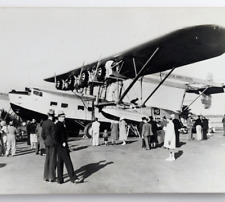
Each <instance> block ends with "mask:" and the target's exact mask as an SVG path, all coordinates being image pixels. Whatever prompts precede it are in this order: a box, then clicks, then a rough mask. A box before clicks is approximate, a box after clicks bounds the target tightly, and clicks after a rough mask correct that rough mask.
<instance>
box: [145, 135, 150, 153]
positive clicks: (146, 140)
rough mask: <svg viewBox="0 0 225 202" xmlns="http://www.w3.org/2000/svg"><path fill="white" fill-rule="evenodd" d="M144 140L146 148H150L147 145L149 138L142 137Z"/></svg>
mask: <svg viewBox="0 0 225 202" xmlns="http://www.w3.org/2000/svg"><path fill="white" fill-rule="evenodd" d="M144 140H145V145H146V149H147V150H149V149H150V147H149V138H148V137H144Z"/></svg>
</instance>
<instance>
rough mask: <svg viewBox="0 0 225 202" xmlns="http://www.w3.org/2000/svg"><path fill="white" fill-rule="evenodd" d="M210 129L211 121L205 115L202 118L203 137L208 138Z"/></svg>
mask: <svg viewBox="0 0 225 202" xmlns="http://www.w3.org/2000/svg"><path fill="white" fill-rule="evenodd" d="M208 129H209V121H208V119H206V118H205V117H203V119H202V139H203V140H207V132H208Z"/></svg>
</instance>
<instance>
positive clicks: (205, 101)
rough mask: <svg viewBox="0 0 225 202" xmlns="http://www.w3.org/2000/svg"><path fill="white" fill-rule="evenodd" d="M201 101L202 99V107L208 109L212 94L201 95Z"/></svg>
mask: <svg viewBox="0 0 225 202" xmlns="http://www.w3.org/2000/svg"><path fill="white" fill-rule="evenodd" d="M201 101H202V104H203V105H204V108H205V109H209V108H210V107H211V104H212V96H211V95H202V98H201Z"/></svg>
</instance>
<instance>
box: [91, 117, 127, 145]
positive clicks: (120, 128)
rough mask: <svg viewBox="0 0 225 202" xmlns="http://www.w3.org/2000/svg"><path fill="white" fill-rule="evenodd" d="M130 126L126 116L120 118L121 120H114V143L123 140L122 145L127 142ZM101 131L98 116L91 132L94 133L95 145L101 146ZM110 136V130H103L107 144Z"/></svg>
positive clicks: (93, 142)
mask: <svg viewBox="0 0 225 202" xmlns="http://www.w3.org/2000/svg"><path fill="white" fill-rule="evenodd" d="M128 128H129V126H128V125H127V123H126V122H125V120H124V118H120V120H119V121H116V120H115V121H112V122H111V127H110V129H111V138H112V144H117V142H118V140H119V141H121V142H122V145H126V144H127V142H126V141H127V136H128V132H129V130H128ZM99 133H100V123H99V122H98V118H95V121H94V122H93V123H92V125H91V134H92V145H93V146H99V145H100V139H99ZM108 137H109V132H108V131H107V130H106V129H105V130H104V132H103V138H104V143H105V145H108Z"/></svg>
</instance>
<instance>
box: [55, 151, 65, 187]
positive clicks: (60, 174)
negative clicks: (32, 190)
mask: <svg viewBox="0 0 225 202" xmlns="http://www.w3.org/2000/svg"><path fill="white" fill-rule="evenodd" d="M57 175H58V176H57V177H58V180H57V181H58V183H59V184H62V183H63V182H64V180H63V159H62V156H61V152H60V151H58V153H57Z"/></svg>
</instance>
